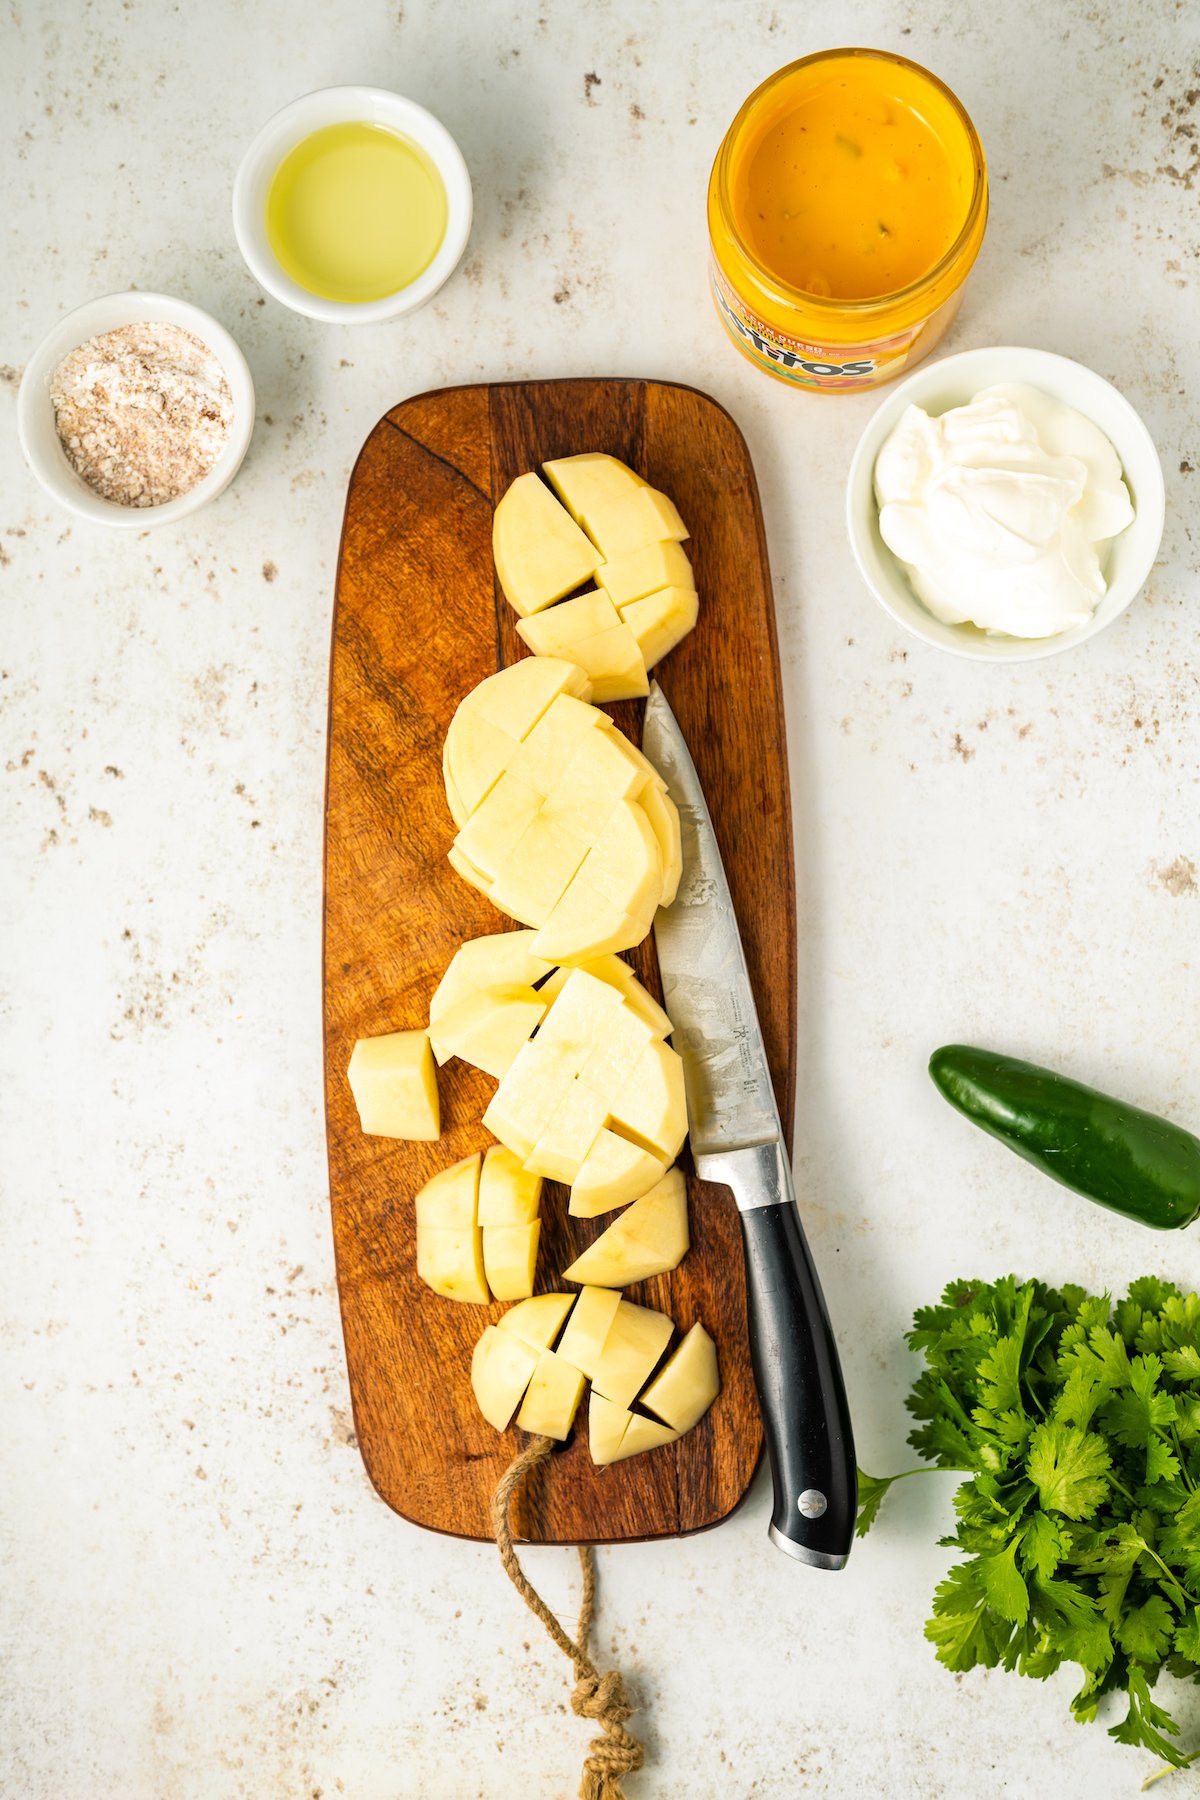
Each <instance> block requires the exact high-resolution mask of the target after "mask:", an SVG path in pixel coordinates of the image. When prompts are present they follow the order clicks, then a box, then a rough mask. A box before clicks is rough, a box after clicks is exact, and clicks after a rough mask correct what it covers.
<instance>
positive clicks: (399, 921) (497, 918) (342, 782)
mask: <svg viewBox="0 0 1200 1800" xmlns="http://www.w3.org/2000/svg"><path fill="white" fill-rule="evenodd" d="M582 450H604V451H608V452H610V453H611V454H612V455H614V456H619V457H621V458H622V459H623V460H624V461H626V462H628V463H629V464H630V465H631V466H632V467H633V468H635V469H636V470H638V472H639V473H640V474H642V475H644V476H645V477H646V478H647V480H649V481H651V482H652V483H653V484H654V485H655V486H656V487H661V488H663V489H665V490H666V492H667V493H668V494H670V495H671V497H672V499H673V500H674V501H675V502H676V504H677V505H678V507H679V509H680V511H681V512H682V514H683V517H684V519H685V520H686V521H687V522H688V524H689V525H690V526H691V529H692V541H691V543H690V544H689V545H688V546H687V547H688V550H689V551H690V553H691V555H692V557H693V560H694V563H695V570H696V579H697V586H698V588H699V591H700V621H699V624H698V626H697V628H696V630H695V631H694V632H693V633H692V635H691V636H690V637H688V638H687V639H685V641H684V642H683V644H682V645H680V647H679V648H678V649H677V650H675V651H674V652H673V653H672V654H671V655H670V656H669V657H668V658H667V659H666V661H665V663H664V664H663V665H662V666H661V668H660V670H659V671H658V673H659V678H660V679H661V682H662V685H663V688H664V689H665V691H666V693H667V696H668V698H669V700H670V702H671V705H672V706H673V707H674V709H675V712H676V714H677V715H678V717H679V721H680V723H681V725H682V726H683V729H684V732H685V733H686V736H687V740H688V744H689V746H690V748H691V751H692V754H693V756H694V757H695V760H696V765H697V767H698V769H699V771H700V776H701V779H702V780H703V783H704V788H705V793H706V795H707V797H708V802H709V805H710V807H711V809H712V814H713V819H714V821H715V824H716V830H717V836H718V838H719V840H720V843H721V847H722V851H723V854H724V858H725V862H726V867H727V869H728V872H729V880H730V886H731V888H732V890H733V898H734V902H735V905H736V907H737V913H738V918H739V920H740V922H741V927H742V933H743V936H744V940H745V945H746V954H747V958H748V960H749V965H750V974H751V977H752V979H753V982H754V986H755V992H756V994H757V996H758V1004H759V1010H760V1013H761V1017H762V1024H763V1030H764V1032H765V1035H766V1041H767V1047H768V1051H769V1053H770V1057H771V1066H772V1071H773V1074H774V1078H775V1086H776V1091H777V1094H778V1097H779V1106H780V1112H781V1114H782V1116H783V1119H784V1122H785V1130H786V1132H787V1135H788V1141H789V1143H790V1141H791V1123H792V1120H791V1114H792V1100H793V1091H794V1075H795V995H796V980H795V961H796V956H795V902H794V883H793V868H792V841H791V812H790V806H789V799H788V781H787V759H786V752H785V744H784V721H783V710H782V706H781V701H780V682H779V658H778V651H777V647H776V641H775V621H774V613H773V610H772V601H771V585H770V577H769V573H768V569H767V553H766V543H765V540H764V537H763V527H762V517H761V513H760V510H759V503H758V492H757V488H756V486H755V480H754V471H753V468H752V467H751V463H750V457H749V454H748V452H747V449H746V445H745V442H744V440H743V438H742V435H741V433H740V432H739V430H738V429H737V426H736V425H735V424H734V423H733V421H732V419H731V418H730V417H729V415H728V414H727V413H726V412H725V411H724V410H723V409H722V408H721V407H719V406H718V405H717V404H716V403H715V402H714V401H712V400H709V399H707V398H706V397H705V396H704V395H703V394H700V393H697V392H696V391H695V390H694V389H692V388H686V387H677V386H674V385H671V384H667V383H662V382H651V381H623V380H604V381H592V380H587V381H539V382H516V383H511V384H500V385H494V386H490V387H461V388H450V389H446V390H444V391H442V392H439V393H430V394H422V395H419V396H418V397H417V398H416V399H413V400H406V401H404V402H403V403H402V404H401V405H399V406H397V407H395V408H394V409H393V410H392V411H391V412H390V413H388V414H387V415H386V416H385V417H384V418H383V419H381V420H380V422H379V424H378V425H377V426H376V427H375V429H374V431H372V433H371V435H370V437H369V438H368V439H367V441H366V443H365V444H364V446H363V449H362V453H361V455H360V456H359V459H358V462H357V463H356V465H355V468H354V473H353V475H352V476H351V480H350V489H349V494H348V496H347V502H346V517H345V524H344V527H343V533H342V546H341V557H340V562H339V568H338V578H337V598H336V607H335V612H334V624H333V654H332V669H331V674H330V701H329V772H328V788H327V797H326V821H325V954H324V997H325V1096H326V1118H327V1126H328V1142H329V1182H330V1194H331V1201H332V1208H333V1231H334V1243H335V1248H336V1253H337V1273H338V1288H339V1292H340V1296H341V1308H342V1324H343V1329H344V1332H345V1338H346V1356H347V1361H348V1363H349V1369H350V1386H351V1393H352V1396H353V1402H354V1419H355V1427H356V1430H357V1433H358V1441H359V1445H360V1447H361V1450H362V1454H363V1459H364V1461H365V1463H366V1466H367V1471H368V1473H369V1475H370V1477H371V1480H372V1481H373V1483H374V1485H375V1487H376V1488H377V1489H378V1491H379V1493H380V1494H381V1496H382V1497H383V1499H384V1500H386V1501H387V1503H388V1505H389V1506H391V1507H394V1508H395V1510H396V1511H397V1512H398V1513H401V1514H403V1516H404V1517H405V1518H407V1519H410V1520H412V1521H413V1522H414V1523H416V1524H418V1525H424V1526H428V1527H429V1528H430V1529H432V1530H437V1531H444V1532H452V1533H454V1534H456V1535H458V1536H461V1537H468V1538H488V1537H490V1536H491V1527H490V1524H489V1512H488V1508H489V1500H490V1496H491V1493H492V1490H493V1488H494V1487H495V1485H496V1482H497V1480H498V1478H499V1476H500V1475H501V1474H502V1472H503V1470H504V1469H505V1467H506V1466H507V1464H508V1463H509V1461H510V1460H511V1458H512V1456H513V1454H514V1452H515V1450H516V1448H517V1446H518V1444H519V1442H523V1441H524V1437H523V1434H520V1433H518V1432H517V1431H516V1430H515V1429H514V1430H510V1431H509V1432H507V1433H506V1434H505V1435H504V1436H503V1437H501V1436H499V1435H498V1434H497V1433H496V1432H495V1431H494V1430H493V1429H492V1427H491V1426H490V1425H488V1424H486V1423H485V1421H484V1420H483V1419H482V1418H481V1417H480V1415H479V1413H478V1411H477V1410H476V1407H475V1403H474V1399H473V1396H472V1394H471V1388H470V1381H469V1369H470V1359H471V1349H472V1346H473V1345H474V1343H475V1340H476V1338H477V1337H478V1336H479V1333H480V1332H481V1331H482V1329H483V1327H484V1325H485V1324H486V1323H487V1322H488V1320H489V1319H492V1320H494V1319H496V1318H498V1317H499V1316H500V1314H501V1312H502V1311H503V1308H502V1307H500V1306H495V1307H492V1308H491V1309H485V1308H483V1307H477V1306H465V1305H455V1304H453V1303H452V1302H450V1301H447V1300H443V1299H441V1298H439V1297H438V1296H437V1295H435V1294H433V1293H431V1292H430V1291H429V1290H428V1289H427V1288H426V1287H424V1286H423V1284H422V1283H421V1282H420V1281H419V1280H418V1279H417V1275H416V1270H415V1267H414V1224H413V1205H412V1197H413V1195H414V1194H415V1193H416V1191H417V1189H418V1188H419V1187H420V1186H421V1184H422V1183H423V1182H424V1181H425V1180H426V1179H427V1178H428V1177H429V1176H430V1175H432V1174H433V1173H434V1171H435V1170H437V1169H440V1168H443V1167H444V1166H445V1165H446V1164H447V1163H450V1162H453V1161H455V1160H456V1159H457V1158H459V1157H461V1156H466V1155H469V1154H470V1153H471V1152H472V1151H474V1150H478V1149H481V1148H483V1147H485V1146H486V1145H487V1143H488V1142H489V1141H490V1139H489V1135H488V1133H487V1132H485V1131H484V1130H483V1128H482V1126H481V1125H480V1123H479V1119H480V1115H481V1114H482V1112H483V1110H484V1107H485V1105H486V1104H487V1101H488V1099H489V1097H490V1094H491V1092H492V1090H493V1086H494V1084H493V1083H492V1082H491V1081H490V1080H489V1079H488V1078H487V1077H486V1076H484V1075H482V1074H481V1073H480V1072H479V1071H478V1070H475V1069H472V1068H468V1067H467V1066H466V1065H464V1064H462V1063H459V1062H452V1063H450V1064H448V1065H447V1066H446V1067H445V1068H444V1069H443V1070H442V1071H441V1072H440V1086H441V1096H442V1121H443V1134H442V1140H441V1142H440V1143H438V1144H410V1143H399V1142H394V1141H391V1140H387V1139H383V1138H377V1137H365V1136H364V1135H363V1134H362V1132H361V1131H360V1130H359V1127H358V1120H357V1116H356V1113H355V1109H354V1102H353V1100H352V1098H351V1094H350V1090H349V1087H348V1086H347V1083H346V1075H345V1071H346V1065H347V1063H348V1061H349V1059H350V1052H351V1049H352V1047H353V1044H354V1040H355V1039H356V1038H358V1037H371V1036H374V1035H376V1034H377V1033H380V1032H385V1031H398V1030H402V1029H407V1028H409V1027H413V1026H423V1025H425V1023H426V1022H427V1019H428V1007H429V996H430V994H431V993H432V992H433V989H434V987H435V986H436V985H437V982H438V980H439V978H440V976H441V974H442V971H443V970H444V969H445V967H446V964H447V963H448V962H449V960H450V958H451V956H452V955H453V953H454V951H455V950H456V949H457V948H458V945H459V944H460V943H461V942H462V941H463V939H464V938H469V937H476V936H479V935H480V934H482V933H484V932H492V931H504V930H509V929H511V928H512V921H510V920H508V919H506V918H504V917H502V916H501V915H500V914H499V913H497V912H496V910H495V909H494V908H493V907H492V906H490V905H489V904H488V902H487V901H486V900H485V899H484V898H483V897H482V895H480V894H477V893H476V892H475V891H474V889H473V888H470V887H468V886H467V885H466V883H465V882H463V881H461V880H460V879H459V878H458V876H457V875H455V874H454V872H453V870H452V869H451V868H450V865H449V864H448V862H447V861H446V850H447V848H448V846H449V844H450V841H451V838H452V836H453V831H454V827H453V825H452V823H451V820H450V815H449V813H448V811H447V809H446V803H445V799H444V795H443V789H442V776H441V753H442V740H443V738H444V736H445V733H446V728H447V726H448V725H449V723H450V719H451V716H452V714H453V712H454V709H455V707H456V706H457V705H458V702H459V701H460V700H461V699H462V697H463V695H464V694H465V693H467V691H468V689H470V688H472V687H474V685H475V684H476V682H478V681H481V680H482V679H483V677H484V676H485V675H491V674H492V673H493V672H494V671H495V670H496V669H498V668H502V667H503V666H505V665H506V664H508V663H510V662H513V661H515V660H516V659H517V658H518V657H520V656H522V655H524V654H526V652H525V647H524V645H523V644H522V643H521V640H520V639H519V638H518V636H517V634H516V631H515V629H514V626H515V623H516V616H515V614H514V613H513V611H512V609H511V608H510V607H509V605H508V603H507V602H506V600H505V599H504V597H503V595H502V594H501V593H500V590H499V588H498V587H497V586H496V583H495V579H494V574H493V567H492V550H491V543H492V508H493V504H494V502H495V500H496V499H498V498H499V496H500V495H501V494H502V493H503V492H504V490H505V488H506V487H507V486H508V484H509V483H510V482H511V481H512V480H513V479H514V477H516V476H517V475H520V474H522V473H524V472H525V471H526V470H527V469H536V468H537V467H538V465H539V463H541V462H543V461H544V460H546V459H547V458H550V457H555V456H569V455H571V454H573V453H574V452H577V451H582ZM610 710H611V711H612V713H613V716H614V717H615V718H616V720H617V722H618V724H619V725H620V726H621V727H622V728H623V729H624V730H625V731H626V732H628V733H629V734H630V735H631V736H633V737H634V738H635V740H636V739H637V737H638V736H639V735H640V714H641V705H640V703H633V702H625V703H622V704H621V705H619V706H616V707H613V708H611V709H610ZM631 960H632V961H633V963H634V965H635V967H636V968H637V970H638V973H639V974H640V975H641V977H642V979H643V980H644V981H646V982H647V984H648V985H649V986H650V988H651V989H652V990H653V991H654V992H655V993H656V994H659V995H660V996H661V988H660V987H659V984H658V971H657V968H656V965H655V960H654V950H653V944H652V942H649V941H648V942H647V943H646V944H644V945H642V946H641V948H640V949H639V950H638V951H636V952H635V953H634V954H633V956H632V959H631ZM685 1160H686V1153H685ZM689 1196H690V1205H691V1229H692V1242H693V1248H692V1250H691V1252H690V1253H689V1255H688V1256H687V1257H686V1258H685V1260H684V1262H683V1264H682V1265H681V1267H680V1268H679V1269H677V1270H676V1271H675V1272H674V1274H672V1275H667V1276H661V1277H659V1278H657V1279H656V1280H653V1281H647V1282H643V1283H642V1284H641V1285H640V1286H639V1287H638V1288H636V1289H631V1290H630V1295H631V1298H633V1299H635V1300H639V1301H641V1302H643V1303H645V1304H648V1305H650V1306H655V1307H659V1308H660V1309H662V1310H663V1311H665V1312H668V1313H669V1314H670V1315H671V1317H672V1318H673V1319H674V1320H675V1321H676V1322H677V1324H678V1325H679V1326H680V1328H681V1329H686V1328H687V1327H688V1326H689V1325H691V1324H692V1322H693V1321H694V1320H695V1319H701V1320H703V1322H704V1324H705V1326H706V1327H707V1328H708V1330H709V1331H710V1332H712V1334H713V1336H714V1337H715V1338H716V1341H717V1345H718V1349H719V1353H720V1360H721V1376H722V1382H723V1390H722V1393H721V1396H720V1398H719V1400H718V1401H717V1402H716V1404H715V1406H714V1407H713V1409H712V1411H711V1412H710V1413H709V1415H708V1417H707V1418H706V1419H704V1420H703V1422H702V1423H701V1424H700V1425H699V1426H698V1427H697V1428H696V1429H695V1430H694V1431H692V1432H690V1433H689V1434H688V1435H687V1436H686V1437H684V1438H683V1439H682V1440H681V1441H680V1442H679V1443H678V1444H676V1445H674V1446H672V1447H670V1448H668V1449H663V1450H656V1451H654V1452H652V1453H651V1454H648V1455H644V1456H638V1457H633V1458H631V1459H630V1460H629V1461H628V1462H623V1463H618V1464H616V1465H615V1466H614V1467H612V1468H607V1469H599V1468H596V1467H594V1466H593V1464H592V1462H591V1460H590V1458H589V1456H588V1449H587V1431H586V1412H587V1409H586V1402H585V1403H584V1405H583V1406H582V1407H581V1409H580V1413H579V1419H578V1422H577V1425H576V1430H575V1433H574V1437H573V1439H572V1440H571V1441H570V1443H569V1444H568V1445H567V1446H566V1448H564V1449H563V1451H562V1452H561V1453H560V1454H558V1455H555V1456H554V1457H552V1458H551V1459H550V1461H549V1463H548V1464H547V1465H545V1466H544V1467H543V1468H542V1469H539V1470H538V1471H537V1472H536V1473H535V1474H534V1476H533V1477H532V1479H531V1480H530V1481H529V1482H528V1483H527V1484H526V1487H525V1491H524V1497H523V1499H522V1502H521V1505H520V1508H519V1510H518V1514H517V1525H518V1528H519V1531H520V1534H521V1535H522V1536H523V1537H524V1538H526V1539H528V1540H531V1541H534V1542H540V1543H583V1542H591V1543H611V1542H617V1541H620V1540H622V1539H645V1538H654V1537H667V1536H672V1535H674V1534H676V1533H680V1532H688V1531H700V1530H703V1529H704V1528H705V1527H706V1526H710V1525H715V1524H717V1523H718V1522H719V1521H720V1520H722V1519H724V1518H726V1517H727V1516H728V1515H729V1513H730V1512H732V1510H733V1509H734V1507H736V1506H737V1504H738V1502H739V1501H740V1500H741V1498H742V1496H743V1495H744V1494H745V1492H746V1489H747V1487H748V1485H749V1482H750V1478H751V1476H752V1474H753V1472H754V1467H755V1463H756V1462H757V1459H758V1454H759V1448H760V1442H761V1437H760V1428H759V1420H758V1411H757V1406H756V1402H755V1396H754V1387H753V1382H752V1378H751V1373H750V1363H749V1356H748V1351H747V1345H746V1294H745V1283H744V1277H743V1269H742V1251H741V1239H740V1233H739V1229H738V1222H737V1214H736V1211H735V1209H734V1205H733V1201H732V1199H731V1197H730V1195H729V1193H728V1191H727V1190H726V1189H724V1188H720V1187H713V1186H709V1185H707V1184H704V1183H701V1182H697V1181H695V1180H694V1179H692V1180H689ZM542 1216H543V1221H544V1222H543V1228H542V1251H541V1260H540V1265H539V1278H538V1286H539V1290H540V1291H545V1290H549V1289H551V1288H554V1287H556V1286H562V1285H564V1284H562V1283H561V1282H559V1280H558V1278H557V1271H558V1270H560V1269H562V1268H564V1267H565V1266H566V1264H567V1263H568V1262H569V1261H570V1260H571V1258H572V1257H574V1256H575V1255H576V1254H578V1251H579V1250H580V1249H581V1248H582V1247H583V1246H584V1244H585V1243H588V1242H590V1241H591V1240H592V1239H593V1238H594V1237H595V1236H597V1235H598V1233H599V1231H600V1230H602V1229H603V1227H604V1225H605V1224H606V1223H609V1222H611V1220H605V1219H598V1220H595V1221H584V1220H573V1219H571V1220H569V1219H568V1218H567V1215H566V1192H565V1189H562V1188H559V1187H555V1186H553V1185H551V1184H547V1189H546V1195H545V1199H544V1202H543V1208H542Z"/></svg>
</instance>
